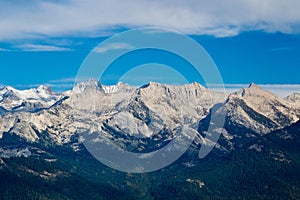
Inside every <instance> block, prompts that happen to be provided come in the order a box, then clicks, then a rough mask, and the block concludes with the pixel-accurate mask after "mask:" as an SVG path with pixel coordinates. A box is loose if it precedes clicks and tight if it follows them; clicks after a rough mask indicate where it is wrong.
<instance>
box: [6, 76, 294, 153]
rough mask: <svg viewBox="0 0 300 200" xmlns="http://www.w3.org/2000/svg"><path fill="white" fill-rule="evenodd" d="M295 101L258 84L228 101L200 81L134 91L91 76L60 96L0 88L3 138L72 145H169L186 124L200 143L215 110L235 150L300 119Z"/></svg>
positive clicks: (227, 145)
mask: <svg viewBox="0 0 300 200" xmlns="http://www.w3.org/2000/svg"><path fill="white" fill-rule="evenodd" d="M291 99H292V100H291ZM294 99H295V98H288V99H280V98H279V97H277V96H276V95H274V94H272V93H270V92H268V91H265V90H263V89H261V88H260V87H259V86H257V85H255V84H251V85H250V86H249V87H248V88H244V89H241V90H240V91H238V92H236V93H233V94H230V95H228V96H226V95H225V94H223V93H218V92H214V91H210V90H208V89H206V88H205V87H203V86H201V85H200V84H199V83H192V84H187V85H182V86H171V85H164V84H159V83H153V82H150V83H149V84H147V85H144V86H142V87H140V88H133V87H131V86H129V85H127V84H123V83H118V84H117V85H115V86H103V85H102V84H100V83H99V82H98V81H95V80H92V79H91V80H89V81H87V82H82V83H78V84H77V85H76V86H74V88H73V90H71V91H68V92H65V93H62V94H55V93H52V92H51V90H50V89H49V88H46V87H43V86H42V87H39V88H38V89H31V90H25V91H18V90H16V89H13V88H11V87H5V88H2V89H1V90H0V106H1V107H0V114H1V115H2V116H1V120H0V136H1V137H2V135H3V133H8V134H16V135H18V136H20V137H21V138H25V139H26V140H27V141H30V142H40V141H41V140H46V139H47V140H50V141H52V142H53V143H54V144H66V143H70V142H71V143H72V142H74V141H73V139H72V138H73V137H74V136H75V135H77V134H78V135H80V133H81V132H85V131H89V132H101V133H103V134H105V135H107V137H109V138H113V137H120V138H121V139H120V140H118V141H120V143H123V144H128V141H129V140H131V139H132V138H150V139H155V138H156V139H155V140H171V139H172V138H173V137H174V136H175V135H176V132H177V131H178V130H179V129H180V128H181V127H182V126H184V125H187V126H189V127H190V128H192V129H194V130H198V131H199V133H200V134H199V136H198V137H199V138H200V143H201V139H203V138H202V136H203V134H205V127H207V126H208V125H209V123H210V122H209V117H210V111H211V109H212V108H215V107H217V108H216V109H215V110H216V114H218V113H226V120H225V125H224V127H218V128H219V129H220V131H221V132H222V137H221V139H220V143H219V144H218V145H219V147H220V149H226V150H227V151H229V150H230V149H233V148H235V147H234V146H239V143H240V142H241V143H243V142H242V140H241V138H253V137H258V136H259V135H262V134H266V133H268V132H270V131H272V130H276V129H279V128H282V127H284V126H287V125H290V124H292V123H293V122H295V121H297V120H299V117H300V109H299V106H298V107H297V106H296V105H298V104H296V103H293V102H294ZM199 122H200V123H199ZM241 130H244V132H243V131H242V132H241ZM127 140H128V141H127ZM202 142H204V141H203V140H202ZM140 148H142V149H143V148H146V147H145V146H140Z"/></svg>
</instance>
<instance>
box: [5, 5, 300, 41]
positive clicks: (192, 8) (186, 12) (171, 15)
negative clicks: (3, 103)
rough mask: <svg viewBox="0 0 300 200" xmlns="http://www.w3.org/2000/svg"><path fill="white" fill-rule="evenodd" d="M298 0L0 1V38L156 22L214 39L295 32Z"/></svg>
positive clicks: (107, 29) (91, 32)
mask: <svg viewBox="0 0 300 200" xmlns="http://www.w3.org/2000/svg"><path fill="white" fill-rule="evenodd" d="M299 7H300V1H298V0H285V1H274V0H264V1H261V0H244V1H240V0H226V1H219V0H210V1H204V0H186V1H182V0H173V1H170V0H128V1H120V0H101V1H99V0H86V1H81V0H64V1H45V0H44V1H32V0H29V1H26V3H22V2H21V3H20V2H16V1H1V2H0V27H1V28H0V29H1V30H0V40H8V39H16V38H24V37H26V38H32V37H33V38H35V37H44V36H62V35H72V36H73V35H77V34H82V35H87V36H95V35H99V34H100V35H102V34H110V33H111V32H110V30H113V29H115V28H116V27H127V28H131V27H143V26H160V27H165V28H171V29H175V30H178V31H181V32H183V33H188V34H210V35H215V36H219V37H224V36H231V35H236V34H238V33H239V32H241V31H245V30H264V31H268V32H276V31H280V32H284V33H300V26H299V25H300V12H299Z"/></svg>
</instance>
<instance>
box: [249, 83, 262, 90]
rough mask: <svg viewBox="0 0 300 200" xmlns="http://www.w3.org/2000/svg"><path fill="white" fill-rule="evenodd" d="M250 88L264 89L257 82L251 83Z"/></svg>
mask: <svg viewBox="0 0 300 200" xmlns="http://www.w3.org/2000/svg"><path fill="white" fill-rule="evenodd" d="M248 88H249V89H261V90H262V88H261V87H260V86H259V85H257V84H255V83H254V82H252V83H250V84H249V86H248Z"/></svg>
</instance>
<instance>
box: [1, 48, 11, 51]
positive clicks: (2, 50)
mask: <svg viewBox="0 0 300 200" xmlns="http://www.w3.org/2000/svg"><path fill="white" fill-rule="evenodd" d="M0 51H10V50H9V49H3V48H0Z"/></svg>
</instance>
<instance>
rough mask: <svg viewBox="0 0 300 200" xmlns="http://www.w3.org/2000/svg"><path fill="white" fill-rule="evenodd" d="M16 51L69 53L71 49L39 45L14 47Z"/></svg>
mask: <svg viewBox="0 0 300 200" xmlns="http://www.w3.org/2000/svg"><path fill="white" fill-rule="evenodd" d="M15 48H16V49H18V50H21V51H71V50H72V49H70V48H66V47H58V46H52V45H39V44H22V45H17V46H15Z"/></svg>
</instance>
